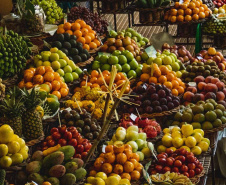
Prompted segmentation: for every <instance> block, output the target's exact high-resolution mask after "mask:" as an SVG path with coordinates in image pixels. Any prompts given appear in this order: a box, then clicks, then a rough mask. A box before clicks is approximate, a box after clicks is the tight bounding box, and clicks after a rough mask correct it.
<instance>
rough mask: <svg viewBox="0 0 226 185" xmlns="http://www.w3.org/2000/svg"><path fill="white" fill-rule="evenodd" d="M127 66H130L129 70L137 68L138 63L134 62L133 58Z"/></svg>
mask: <svg viewBox="0 0 226 185" xmlns="http://www.w3.org/2000/svg"><path fill="white" fill-rule="evenodd" d="M129 65H130V67H131V69H136V68H138V62H137V61H136V59H135V58H134V59H133V60H132V61H131V62H130V63H129Z"/></svg>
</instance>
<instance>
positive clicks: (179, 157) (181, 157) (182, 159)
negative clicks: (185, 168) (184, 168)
mask: <svg viewBox="0 0 226 185" xmlns="http://www.w3.org/2000/svg"><path fill="white" fill-rule="evenodd" d="M175 159H178V160H180V161H181V162H182V163H184V162H185V160H186V158H185V157H184V156H183V155H179V156H177V157H176V158H175Z"/></svg>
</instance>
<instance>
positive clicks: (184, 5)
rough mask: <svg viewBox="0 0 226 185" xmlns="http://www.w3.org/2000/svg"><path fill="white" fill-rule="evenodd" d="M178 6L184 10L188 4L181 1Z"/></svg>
mask: <svg viewBox="0 0 226 185" xmlns="http://www.w3.org/2000/svg"><path fill="white" fill-rule="evenodd" d="M180 8H181V9H184V10H186V9H187V8H188V4H185V3H183V4H181V5H180Z"/></svg>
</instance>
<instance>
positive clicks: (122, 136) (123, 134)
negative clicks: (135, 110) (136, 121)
mask: <svg viewBox="0 0 226 185" xmlns="http://www.w3.org/2000/svg"><path fill="white" fill-rule="evenodd" d="M115 138H116V139H117V141H123V140H124V139H125V138H126V131H124V130H119V131H116V133H115Z"/></svg>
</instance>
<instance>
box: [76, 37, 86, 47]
mask: <svg viewBox="0 0 226 185" xmlns="http://www.w3.org/2000/svg"><path fill="white" fill-rule="evenodd" d="M77 42H81V43H82V44H83V45H84V44H85V43H86V39H85V38H84V37H79V38H77Z"/></svg>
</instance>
